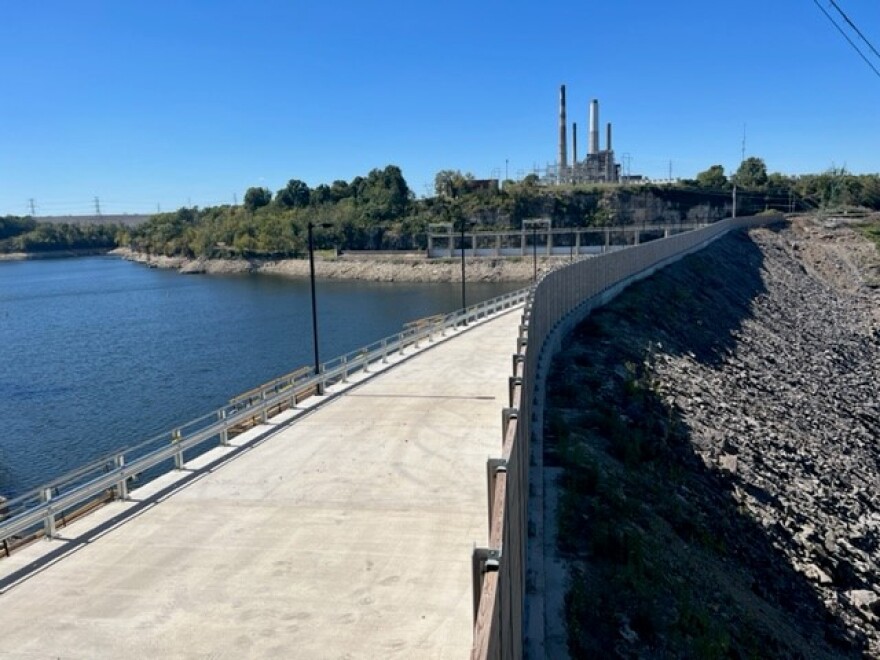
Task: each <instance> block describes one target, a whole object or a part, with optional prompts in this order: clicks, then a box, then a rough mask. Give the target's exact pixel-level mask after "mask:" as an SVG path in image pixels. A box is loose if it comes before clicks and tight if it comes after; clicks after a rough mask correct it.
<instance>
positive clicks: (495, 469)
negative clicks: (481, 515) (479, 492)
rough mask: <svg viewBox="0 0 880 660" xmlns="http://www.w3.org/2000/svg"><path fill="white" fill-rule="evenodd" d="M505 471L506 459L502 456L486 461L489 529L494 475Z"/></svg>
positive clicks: (493, 506)
mask: <svg viewBox="0 0 880 660" xmlns="http://www.w3.org/2000/svg"><path fill="white" fill-rule="evenodd" d="M499 472H507V461H505V460H504V459H503V458H490V459H489V460H487V461H486V486H487V488H488V492H489V529H490V530H491V529H492V511H493V510H494V509H495V476H496V475H497V474H498V473H499Z"/></svg>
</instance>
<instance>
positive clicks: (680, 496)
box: [544, 233, 866, 658]
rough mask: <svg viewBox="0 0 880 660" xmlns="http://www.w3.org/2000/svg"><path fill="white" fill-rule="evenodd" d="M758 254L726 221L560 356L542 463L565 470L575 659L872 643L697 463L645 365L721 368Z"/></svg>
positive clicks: (767, 653) (841, 648) (811, 651)
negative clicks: (718, 233) (726, 228)
mask: <svg viewBox="0 0 880 660" xmlns="http://www.w3.org/2000/svg"><path fill="white" fill-rule="evenodd" d="M763 264H764V257H763V255H762V252H761V250H760V249H759V248H758V247H757V246H756V245H755V244H754V243H753V242H752V240H751V239H750V238H749V237H748V235H746V234H745V233H734V234H731V235H729V236H727V237H725V238H723V239H721V240H719V241H718V242H716V243H715V244H713V245H712V246H710V247H708V248H707V249H705V250H703V251H701V252H699V253H697V254H695V255H692V256H690V257H688V258H686V259H685V260H682V261H681V262H679V263H678V264H675V265H673V266H670V267H669V268H667V269H664V270H663V271H661V272H660V273H658V274H657V275H655V276H654V277H652V278H650V279H649V280H646V281H644V282H641V283H639V284H636V285H634V286H633V287H631V288H630V289H628V290H627V291H626V292H624V293H623V294H622V295H621V296H620V297H619V298H618V299H617V300H615V301H613V302H612V303H611V304H609V305H608V306H607V307H605V308H603V309H601V310H599V311H597V312H595V313H594V314H593V315H592V316H591V317H590V318H589V319H587V320H586V321H585V322H584V323H583V324H581V325H580V326H578V328H576V329H575V331H574V332H573V333H572V336H571V337H570V338H569V339H568V341H567V342H566V344H565V346H564V347H563V350H562V351H561V352H560V354H559V355H557V357H556V359H555V360H554V364H553V368H552V371H551V373H550V376H549V377H548V393H547V400H546V408H545V410H546V413H545V428H544V465H545V468H550V469H553V468H562V476H561V477H560V480H559V484H558V485H559V491H558V492H559V494H558V498H559V500H558V505H559V506H558V510H559V520H558V522H559V530H560V531H559V537H558V539H557V541H558V548H559V551H560V553H561V555H562V556H563V557H564V558H565V560H566V561H567V563H568V566H569V573H570V588H569V591H568V593H567V594H566V597H565V616H566V618H567V626H568V636H569V651H570V653H571V655H572V657H608V656H610V655H613V654H615V653H616V654H617V655H619V656H621V657H730V658H738V657H786V658H789V657H794V658H797V657H828V658H831V657H861V653H860V651H861V650H863V649H865V648H866V639H865V637H864V635H862V634H861V633H859V632H857V631H854V630H851V629H847V626H846V625H845V623H844V622H843V620H842V619H840V618H839V617H838V616H837V615H836V614H835V613H833V612H832V611H830V610H829V609H828V608H827V607H826V606H825V604H824V603H823V602H822V600H821V599H820V597H819V595H818V593H817V591H816V589H815V587H814V585H813V583H811V582H810V580H808V579H807V578H806V577H805V576H804V575H803V574H802V573H800V572H798V571H796V570H795V569H794V568H793V567H792V565H791V562H790V560H789V559H788V557H787V556H786V554H785V553H784V552H783V551H782V549H780V547H779V546H780V543H781V542H784V538H785V536H784V534H777V533H776V532H777V531H778V530H776V529H775V524H774V523H772V522H770V523H768V524H767V526H765V525H762V524H761V523H760V521H756V520H754V519H753V517H751V516H749V515H747V514H746V513H745V512H744V511H743V510H742V509H741V508H740V505H739V504H738V502H737V499H736V498H735V497H734V490H735V487H737V486H738V487H740V488H743V484H741V483H738V482H737V480H736V477H735V476H734V475H732V474H730V473H727V472H722V471H720V470H718V469H715V468H712V469H710V468H708V467H707V466H706V464H705V463H704V461H703V460H702V458H701V457H700V456H699V455H698V454H697V452H696V450H695V443H694V438H693V436H692V433H691V430H690V428H689V427H688V426H687V423H686V421H685V420H684V418H683V417H682V415H681V414H680V412H679V411H678V410H677V409H676V408H675V407H673V406H670V405H669V404H668V403H667V402H666V401H664V400H663V399H662V398H661V396H660V395H659V394H658V393H657V392H656V391H655V389H654V388H653V387H652V385H651V382H650V374H649V372H648V371H649V370H648V369H646V367H645V363H646V360H648V361H650V358H651V354H652V353H658V352H663V353H667V354H672V355H687V356H689V357H691V358H692V359H694V360H696V361H697V362H700V363H702V364H704V365H709V366H718V365H719V364H720V363H721V362H722V361H723V359H724V357H725V355H728V354H729V353H730V352H731V351H734V350H735V349H736V345H737V331H738V330H739V328H740V327H741V326H742V324H743V322H744V321H746V320H747V319H749V318H751V317H752V312H751V306H752V303H753V301H754V300H755V298H756V297H758V296H761V295H762V294H764V293H765V292H766V288H765V286H764V282H763V279H762V266H763ZM717 441H718V442H719V443H723V442H724V439H723V438H718V439H717ZM557 471H558V470H557ZM749 489H750V492H751V494H752V495H753V496H754V497H756V498H757V499H759V500H760V499H762V497H761V496H762V493H760V492H756V491H758V490H760V489H758V488H757V487H756V486H749ZM763 497H764V498H767V497H771V496H770V495H769V494H768V493H766V492H764V493H763Z"/></svg>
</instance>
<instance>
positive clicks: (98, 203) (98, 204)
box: [95, 197, 101, 218]
mask: <svg viewBox="0 0 880 660" xmlns="http://www.w3.org/2000/svg"><path fill="white" fill-rule="evenodd" d="M95 215H96V216H98V217H99V218H100V217H101V200H100V199H98V198H97V197H95Z"/></svg>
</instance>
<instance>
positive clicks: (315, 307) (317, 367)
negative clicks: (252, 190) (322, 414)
mask: <svg viewBox="0 0 880 660" xmlns="http://www.w3.org/2000/svg"><path fill="white" fill-rule="evenodd" d="M313 227H314V225H313V224H312V223H311V222H309V275H310V279H311V282H312V340H313V341H314V344H315V375H316V376H319V375H320V374H321V359H320V357H318V302H317V298H316V296H315V244H314V240H313V239H312V228H313ZM323 393H324V388H323V386H322V385H321V384H320V383H318V394H323Z"/></svg>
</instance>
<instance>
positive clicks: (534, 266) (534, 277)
mask: <svg viewBox="0 0 880 660" xmlns="http://www.w3.org/2000/svg"><path fill="white" fill-rule="evenodd" d="M532 270H533V271H534V272H533V274H532V282H537V281H538V225H537V224H536V223H534V222H533V223H532Z"/></svg>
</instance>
